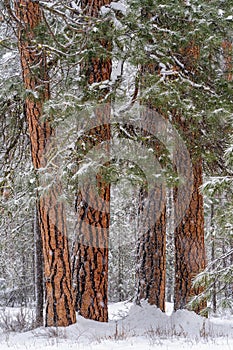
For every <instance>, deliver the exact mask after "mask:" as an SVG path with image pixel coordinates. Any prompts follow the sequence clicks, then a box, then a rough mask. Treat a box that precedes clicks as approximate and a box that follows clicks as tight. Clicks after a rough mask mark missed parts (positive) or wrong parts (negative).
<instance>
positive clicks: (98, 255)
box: [72, 0, 112, 322]
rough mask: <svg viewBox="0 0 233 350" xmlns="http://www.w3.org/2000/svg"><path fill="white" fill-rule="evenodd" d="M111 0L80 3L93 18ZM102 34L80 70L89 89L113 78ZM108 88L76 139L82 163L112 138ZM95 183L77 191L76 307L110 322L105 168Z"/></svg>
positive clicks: (108, 199)
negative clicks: (87, 126) (92, 120)
mask: <svg viewBox="0 0 233 350" xmlns="http://www.w3.org/2000/svg"><path fill="white" fill-rule="evenodd" d="M109 3H110V1H109V0H105V1H101V0H97V1H90V0H88V1H81V7H82V10H83V13H84V14H85V16H88V17H89V18H90V21H92V20H96V19H97V18H98V17H99V12H100V8H101V6H103V5H109ZM105 25H106V24H105ZM105 29H106V28H105ZM102 35H103V36H100V37H99V38H98V39H97V41H95V45H96V47H98V48H99V51H102V53H98V52H97V51H95V50H94V51H92V52H91V53H90V56H89V57H88V59H86V61H85V62H84V63H83V64H82V65H81V74H82V76H83V77H84V79H85V80H86V84H87V89H88V86H91V85H92V84H93V83H101V82H103V81H110V76H111V70H112V63H111V58H110V52H109V51H110V50H111V42H110V41H108V40H107V39H106V37H105V35H106V33H102ZM92 45H93V43H92ZM88 49H89V50H90V49H91V48H90V47H89V48H88ZM106 92H107V91H105V90H104V91H103V90H102V91H101V90H100V93H99V96H98V97H97V103H99V106H97V107H95V108H94V114H95V123H96V124H95V125H96V126H94V127H93V128H91V129H90V130H89V131H87V133H86V134H85V135H84V136H83V137H81V138H80V139H79V140H78V142H77V153H78V162H79V165H81V163H82V155H85V153H87V152H88V151H89V150H90V149H91V148H93V147H95V146H98V145H101V143H103V142H104V141H109V140H110V124H109V116H110V103H109V101H105V102H103V100H104V97H105V95H106ZM101 103H103V106H101ZM104 147H105V146H104ZM105 152H106V154H107V153H108V152H109V146H108V145H106V147H105ZM105 166H107V164H105ZM87 181H88V180H87ZM96 183H97V185H96V186H97V188H98V193H99V197H97V198H96V197H95V194H94V193H93V189H92V187H91V184H87V186H85V194H83V193H82V191H79V192H78V195H77V200H76V210H77V215H78V219H77V225H76V233H77V237H76V242H75V244H74V248H73V259H72V260H73V262H72V266H73V268H72V271H73V283H74V286H75V292H76V310H77V311H78V312H79V314H80V315H81V316H83V317H85V318H89V319H92V320H96V321H100V322H107V321H108V305H107V303H108V230H109V224H110V183H109V182H107V181H106V179H105V177H104V174H103V173H102V171H99V172H98V174H97V175H96Z"/></svg>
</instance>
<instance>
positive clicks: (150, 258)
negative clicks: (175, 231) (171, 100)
mask: <svg viewBox="0 0 233 350" xmlns="http://www.w3.org/2000/svg"><path fill="white" fill-rule="evenodd" d="M147 74H158V71H157V69H156V66H155V64H154V63H151V64H147V65H145V66H143V67H142V81H141V85H142V88H143V86H145V84H147V83H148V82H147V77H146V75H147ZM142 104H143V102H142ZM146 105H147V107H148V109H146V112H142V116H141V117H142V119H143V121H144V122H145V121H146V119H147V117H148V114H152V117H153V114H154V113H155V115H156V114H158V113H159V110H157V109H156V106H154V103H153V101H151V100H149V101H146ZM144 124H146V123H144ZM161 125H162V124H161ZM164 125H166V123H165V124H164ZM164 125H163V126H162V128H163V127H164ZM160 128H161V126H159V125H158V130H155V131H156V132H157V134H155V135H150V137H151V140H150V141H148V144H147V146H148V147H151V148H153V149H154V154H155V161H156V158H157V159H159V157H160V156H161V155H162V154H163V147H164V145H162V144H161V141H160V140H157V137H158V136H159V133H160V132H161V130H160ZM163 131H164V130H163ZM141 132H142V135H143V136H146V134H148V132H146V131H145V130H142V131H141ZM147 136H149V135H147ZM145 144H146V143H145ZM144 196H145V193H144V194H142V201H143V199H144V198H143V197H144ZM149 200H150V201H151V203H150V205H149V206H150V207H154V215H153V216H151V214H150V213H149V212H148V215H147V220H146V221H147V223H146V227H148V231H146V232H145V227H141V228H142V230H141V232H139V242H138V247H137V269H136V303H140V300H141V299H146V300H148V302H149V303H150V304H151V305H156V306H157V307H158V308H160V309H161V310H162V311H165V285H166V203H165V202H166V188H165V186H164V184H163V183H159V182H158V184H156V185H155V186H154V193H153V195H152V197H151V198H150V199H149ZM140 210H142V211H143V210H144V208H143V206H142V207H141V208H140ZM143 226H144V225H143Z"/></svg>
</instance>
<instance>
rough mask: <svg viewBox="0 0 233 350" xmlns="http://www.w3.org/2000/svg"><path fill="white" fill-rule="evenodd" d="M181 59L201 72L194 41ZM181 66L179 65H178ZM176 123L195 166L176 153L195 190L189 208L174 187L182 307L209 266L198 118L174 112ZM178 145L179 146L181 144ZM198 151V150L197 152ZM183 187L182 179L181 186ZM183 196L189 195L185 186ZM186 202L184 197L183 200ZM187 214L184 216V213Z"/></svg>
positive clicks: (177, 291)
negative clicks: (201, 189)
mask: <svg viewBox="0 0 233 350" xmlns="http://www.w3.org/2000/svg"><path fill="white" fill-rule="evenodd" d="M180 54H181V57H182V58H181V60H182V63H184V66H185V69H187V70H188V71H189V72H190V73H191V74H194V73H195V74H198V72H197V68H196V65H197V62H198V59H199V56H200V48H199V47H198V46H197V45H196V44H195V42H194V41H191V42H190V44H189V45H188V46H187V47H185V48H182V49H180ZM178 69H179V68H178ZM173 122H174V123H175V124H176V125H177V128H178V129H179V133H180V134H181V135H182V136H183V137H184V138H185V140H186V143H187V148H188V151H189V154H190V158H191V161H192V169H191V167H190V169H189V166H187V160H186V159H185V156H183V155H182V152H181V151H182V150H181V149H179V150H178V149H176V150H175V152H174V164H175V170H177V169H176V168H177V167H180V168H181V169H182V171H178V173H182V174H183V175H184V176H186V177H187V178H191V177H193V186H192V191H191V192H192V193H191V197H190V202H189V206H188V208H187V209H186V208H184V207H183V205H182V203H181V202H180V201H178V199H177V193H178V188H176V187H175V188H174V215H175V217H174V218H175V220H177V218H182V219H181V221H180V222H178V223H176V227H175V232H174V242H175V288H174V309H175V310H178V309H183V308H185V307H187V304H188V303H189V301H190V300H191V298H192V297H194V296H197V295H199V294H200V293H201V292H202V291H203V287H196V288H194V287H193V286H192V282H193V279H194V278H195V277H196V276H197V275H198V274H199V273H200V272H202V271H203V270H204V269H205V267H206V255H205V240H204V207H203V195H202V193H201V191H200V186H201V185H202V183H203V178H202V157H201V156H200V145H199V144H198V139H199V129H198V128H199V125H198V123H197V122H195V119H191V120H186V119H185V118H183V117H182V116H180V115H179V113H178V114H177V113H176V112H174V114H173ZM177 147H179V148H180V146H179V145H177ZM197 150H198V151H197ZM179 186H180V187H181V188H182V179H181V183H180V185H179ZM182 195H183V196H184V199H187V196H189V194H188V193H186V192H185V188H184V187H183V189H182ZM185 202H186V201H185V200H184V203H185ZM183 213H184V215H183ZM205 307H206V300H203V301H201V302H200V303H199V304H195V305H194V306H193V307H192V310H193V311H195V312H196V313H200V312H201V311H202V310H203V309H205Z"/></svg>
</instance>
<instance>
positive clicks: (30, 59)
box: [15, 0, 76, 326]
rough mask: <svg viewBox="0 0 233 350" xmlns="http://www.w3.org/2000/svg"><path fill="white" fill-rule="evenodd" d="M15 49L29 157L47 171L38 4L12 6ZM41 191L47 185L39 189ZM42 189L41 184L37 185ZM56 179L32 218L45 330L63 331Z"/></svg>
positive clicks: (66, 271) (69, 309) (62, 230)
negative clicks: (40, 259)
mask: <svg viewBox="0 0 233 350" xmlns="http://www.w3.org/2000/svg"><path fill="white" fill-rule="evenodd" d="M15 14H16V18H15V19H17V27H18V47H19V52H20V59H21V66H22V76H23V82H24V86H25V90H26V98H25V114H26V118H27V122H28V129H29V135H30V140H31V155H32V161H33V165H34V168H35V169H36V170H39V169H42V168H46V171H48V172H50V171H51V169H49V157H50V155H51V154H50V152H51V150H52V148H53V147H55V144H54V141H53V138H54V134H55V131H54V129H53V128H52V126H51V124H50V122H49V121H48V120H46V119H45V116H44V115H43V105H44V102H45V101H46V100H48V99H49V97H50V91H49V76H48V69H47V63H46V51H45V50H44V49H43V48H42V43H43V39H42V38H43V35H45V33H44V32H43V20H42V18H43V15H42V10H41V8H40V4H39V3H38V2H34V1H31V0H19V1H18V0H16V1H15ZM44 185H47V184H46V183H44ZM40 186H43V183H40ZM61 194H62V189H61V184H60V181H59V179H56V180H55V181H54V183H53V184H52V185H51V184H50V186H49V188H48V189H46V190H45V192H44V193H43V194H41V195H40V197H39V199H38V217H39V223H40V230H41V234H42V241H43V253H44V270H45V271H44V276H45V291H46V315H45V324H46V326H68V325H70V324H72V323H74V322H75V320H76V316H75V309H74V301H73V294H72V288H71V270H70V259H69V250H68V239H67V232H66V217H65V208H64V204H63V203H62V201H61V200H60V196H61Z"/></svg>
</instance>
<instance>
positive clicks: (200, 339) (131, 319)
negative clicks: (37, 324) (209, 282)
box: [0, 302, 233, 350]
mask: <svg viewBox="0 0 233 350" xmlns="http://www.w3.org/2000/svg"><path fill="white" fill-rule="evenodd" d="M166 309H167V311H166V314H164V313H162V312H161V311H160V310H158V309H157V308H156V307H153V306H150V305H148V304H147V303H146V302H144V303H142V306H135V305H132V303H127V302H125V303H124V302H122V303H116V304H110V305H109V314H110V322H109V323H108V324H105V323H99V322H95V321H91V320H85V319H84V318H82V317H80V316H78V319H77V323H76V324H75V325H72V326H70V327H67V328H58V329H56V328H44V327H41V328H37V329H34V330H32V331H28V332H24V333H23V332H21V333H20V332H9V331H6V330H1V331H0V349H1V350H6V349H7V350H9V349H19V350H24V349H35V350H39V349H40V350H43V349H45V350H55V349H59V350H68V349H77V350H94V349H95V350H128V349H129V350H130V349H132V350H150V349H151V350H152V349H160V350H167V349H172V350H181V349H192V350H207V349H208V350H217V349H218V350H220V349H224V350H233V317H232V316H228V317H227V316H225V317H224V318H223V317H222V318H211V319H210V320H209V319H205V318H202V317H200V316H198V315H196V314H195V313H193V312H189V311H184V310H183V311H177V312H175V313H173V312H172V306H171V304H167V307H166ZM18 312H19V310H17V309H10V308H9V309H6V310H5V311H4V313H2V314H1V313H0V317H1V319H0V323H2V322H3V319H4V317H5V316H4V315H6V314H8V317H9V315H13V317H16V316H17V313H18Z"/></svg>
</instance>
